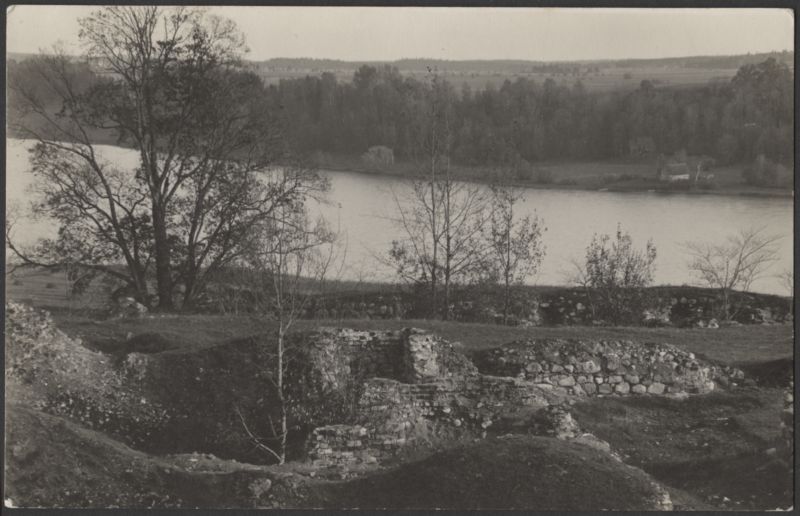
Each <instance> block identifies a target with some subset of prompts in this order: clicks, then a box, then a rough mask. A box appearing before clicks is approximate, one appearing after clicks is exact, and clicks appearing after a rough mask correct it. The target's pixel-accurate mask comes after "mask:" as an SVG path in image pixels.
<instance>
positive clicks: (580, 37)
mask: <svg viewBox="0 0 800 516" xmlns="http://www.w3.org/2000/svg"><path fill="white" fill-rule="evenodd" d="M92 9H96V6H32V5H28V6H15V7H13V8H10V10H9V15H8V30H7V38H8V41H7V49H8V51H10V52H37V51H38V50H39V49H46V48H50V47H52V45H53V44H55V43H56V42H61V43H62V44H64V46H65V47H66V49H67V51H68V52H70V53H78V52H79V51H80V47H79V46H78V37H77V34H78V21H77V20H78V18H80V17H81V16H85V15H86V14H87V13H89V12H91V10H92ZM210 11H211V12H213V13H215V14H218V15H222V16H225V17H228V18H231V19H232V20H234V21H235V22H236V23H237V24H238V26H239V28H240V29H241V30H242V32H244V34H245V35H246V38H247V43H248V46H249V47H250V53H249V54H248V56H247V57H248V58H249V59H254V60H261V59H269V58H272V57H315V58H333V59H343V60H394V59H401V58H404V57H430V58H441V59H531V60H542V61H549V60H581V59H618V58H628V57H632V58H639V57H642V58H644V57H670V56H688V55H721V54H743V53H748V52H753V53H756V52H765V51H772V50H789V49H792V48H793V30H794V19H793V15H792V12H791V11H790V10H781V9H565V8H560V9H559V8H460V7H456V8H453V7H450V8H418V7H397V8H386V7H346V8H345V7H212V8H210Z"/></svg>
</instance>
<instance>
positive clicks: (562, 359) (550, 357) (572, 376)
mask: <svg viewBox="0 0 800 516" xmlns="http://www.w3.org/2000/svg"><path fill="white" fill-rule="evenodd" d="M475 361H476V363H477V365H478V368H479V370H480V371H481V372H482V373H486V374H495V375H502V376H514V377H518V378H524V379H526V380H528V381H531V382H533V383H534V384H536V385H537V386H538V387H540V388H544V389H548V390H551V391H554V392H558V393H563V394H570V395H576V396H586V395H589V396H592V395H607V394H619V395H627V394H663V393H681V392H687V393H703V392H709V391H711V390H713V389H714V388H715V386H716V383H717V382H719V383H724V384H725V385H728V384H731V383H732V384H735V383H736V382H737V381H740V380H742V379H743V378H744V374H743V373H742V372H741V371H739V370H736V369H732V368H730V367H718V366H715V365H712V364H705V363H702V362H701V361H700V360H698V359H697V358H696V357H695V356H694V354H693V353H689V352H686V351H683V350H680V349H678V348H676V347H674V346H670V345H667V344H655V343H636V342H631V341H592V342H585V341H577V340H560V339H542V340H530V341H524V342H516V343H512V344H508V345H506V346H503V347H500V348H496V349H492V350H488V351H485V352H482V353H479V354H478V355H477V356H476V358H475Z"/></svg>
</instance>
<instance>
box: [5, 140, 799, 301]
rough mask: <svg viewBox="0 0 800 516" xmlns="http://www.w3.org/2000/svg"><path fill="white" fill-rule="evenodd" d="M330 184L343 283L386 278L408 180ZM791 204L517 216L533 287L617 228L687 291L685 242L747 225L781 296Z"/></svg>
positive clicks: (44, 230) (117, 152)
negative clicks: (764, 245)
mask: <svg viewBox="0 0 800 516" xmlns="http://www.w3.org/2000/svg"><path fill="white" fill-rule="evenodd" d="M28 145H30V144H29V143H27V142H24V141H21V140H8V141H7V149H6V151H7V152H6V174H7V175H6V192H7V201H8V202H9V203H13V202H14V200H22V201H23V202H24V199H25V197H26V187H27V185H29V184H30V179H31V178H30V173H29V172H28V170H29V166H28V163H27V152H26V148H27V146H28ZM98 148H100V149H101V153H102V155H103V157H104V158H105V159H107V160H109V161H110V162H113V163H115V164H116V165H117V166H119V167H126V168H132V167H133V165H134V164H135V163H136V159H137V156H136V153H135V152H134V151H132V150H129V149H123V148H120V147H113V146H98ZM323 173H324V174H325V175H326V176H327V177H328V178H329V179H330V183H331V190H330V192H329V193H328V199H329V203H328V204H324V205H315V206H314V207H313V210H314V211H315V212H317V213H319V214H322V215H323V216H325V217H326V218H327V219H328V220H329V222H330V224H331V225H332V226H334V227H337V226H338V227H340V228H341V233H342V239H341V240H342V242H343V247H344V248H345V253H346V254H345V256H346V258H345V261H346V264H345V267H344V268H343V270H342V272H341V274H340V275H341V279H350V280H363V281H391V280H393V279H394V277H393V274H392V271H391V268H390V267H388V266H387V265H385V264H384V263H382V262H381V260H380V259H379V258H378V257H385V256H386V255H387V251H388V249H389V247H390V246H391V242H392V240H394V239H398V238H402V236H403V235H402V232H401V231H400V229H399V228H398V227H397V226H396V225H395V224H394V223H393V222H392V218H393V217H394V215H395V213H394V207H395V201H394V196H393V192H398V193H399V194H400V195H402V192H403V191H404V190H405V189H407V188H408V187H409V182H408V181H407V180H404V179H402V178H397V177H386V176H375V175H369V174H359V173H350V172H327V171H326V172H323ZM792 210H793V200H792V199H790V198H779V197H774V198H773V197H770V198H767V197H744V196H722V195H687V194H656V193H645V192H641V193H629V192H625V193H617V192H594V191H577V190H537V189H524V190H523V202H522V203H521V204H520V208H519V210H518V212H519V213H520V215H522V214H524V212H528V213H533V212H534V211H535V212H536V213H537V214H538V215H539V216H540V217H541V218H542V219H543V220H544V224H545V226H546V227H547V231H546V232H545V233H544V236H543V240H544V243H545V245H546V247H547V254H546V256H545V259H544V262H543V264H542V267H541V270H540V271H539V274H538V275H537V276H536V277H535V278H531V279H530V281H529V283H531V284H534V283H535V284H539V285H556V284H563V283H565V281H566V280H565V278H566V275H567V274H568V273H569V272H570V269H571V260H573V259H580V258H582V257H583V256H584V253H585V249H586V246H587V245H588V244H589V242H590V240H591V238H592V235H593V234H594V233H609V234H613V233H614V231H615V230H616V226H617V223H621V224H622V227H623V229H624V230H626V231H629V232H630V234H631V236H632V237H633V241H634V245H635V246H636V247H638V248H643V247H644V245H645V242H646V241H647V239H648V238H652V240H653V243H654V244H655V245H656V247H657V250H658V258H657V260H656V273H655V283H657V284H673V285H682V284H693V283H694V279H693V278H692V276H691V275H690V273H689V271H688V269H687V266H686V264H687V261H688V257H687V255H686V253H685V251H684V250H683V248H682V246H681V244H682V243H684V242H686V241H708V242H721V241H722V240H724V239H725V237H726V236H727V235H729V234H731V233H735V232H736V231H738V230H739V229H744V228H749V227H754V226H755V227H761V226H764V227H766V228H767V231H768V233H770V234H773V235H777V236H780V237H781V239H780V241H779V253H778V260H777V261H776V262H775V263H773V264H772V266H771V267H770V269H769V270H768V271H767V272H766V273H765V275H764V276H763V277H762V278H761V279H759V280H757V281H756V282H755V283H754V284H753V287H752V289H753V290H755V291H759V292H765V293H774V294H781V295H786V294H787V293H788V292H787V290H786V287H785V285H784V283H783V281H782V280H780V279H779V278H777V275H778V274H779V273H781V272H782V271H784V270H787V269H788V270H791V269H792V268H793V260H792V250H793V245H794V244H793V242H794V241H793V224H792ZM17 226H18V227H17V229H16V231H15V234H16V236H17V238H18V239H19V240H20V241H21V242H25V243H30V242H32V241H33V240H34V239H35V238H38V237H41V236H52V235H53V234H54V229H55V228H54V227H53V224H52V223H51V222H48V221H31V220H23V221H20V222H19V223H18V225H17Z"/></svg>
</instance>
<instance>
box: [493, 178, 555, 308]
mask: <svg viewBox="0 0 800 516" xmlns="http://www.w3.org/2000/svg"><path fill="white" fill-rule="evenodd" d="M521 200H522V196H521V193H520V192H519V191H517V190H515V189H513V188H509V187H501V186H497V185H495V186H492V201H491V210H490V213H491V215H490V224H489V227H488V230H487V231H486V240H487V241H488V244H489V245H488V248H489V252H488V254H487V255H486V258H485V263H486V267H487V269H489V270H490V271H491V275H492V276H493V277H494V278H495V279H496V280H497V281H498V282H499V283H501V284H502V285H503V323H504V324H506V323H507V322H508V311H509V306H510V302H511V287H512V285H515V284H521V283H523V282H524V281H525V280H526V279H527V278H529V277H530V276H531V275H533V274H535V273H536V271H537V270H538V268H539V266H540V265H541V263H542V260H543V259H544V254H545V247H544V244H543V243H542V232H543V231H545V230H546V228H545V227H544V223H543V221H542V220H541V219H540V218H539V217H538V216H536V215H534V216H533V217H531V216H530V215H527V216H525V217H523V218H521V219H520V218H517V217H516V215H515V213H514V207H515V205H516V204H517V203H519V202H520V201H521Z"/></svg>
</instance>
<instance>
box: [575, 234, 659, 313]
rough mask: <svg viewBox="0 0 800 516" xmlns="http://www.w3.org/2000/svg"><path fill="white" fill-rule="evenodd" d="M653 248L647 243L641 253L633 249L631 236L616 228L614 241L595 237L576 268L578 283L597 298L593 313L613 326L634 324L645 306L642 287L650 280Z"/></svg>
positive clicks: (651, 278) (610, 238)
mask: <svg viewBox="0 0 800 516" xmlns="http://www.w3.org/2000/svg"><path fill="white" fill-rule="evenodd" d="M655 260H656V247H655V246H654V245H653V243H652V241H649V240H648V242H647V244H646V246H645V249H644V251H638V250H635V249H634V248H633V240H632V239H631V236H630V234H628V233H627V232H623V231H622V228H621V226H619V225H617V231H616V234H615V238H614V239H613V240H612V237H611V236H610V235H596V234H595V235H594V237H592V241H591V242H590V244H589V246H588V247H587V248H586V258H585V262H584V263H583V264H581V265H580V266H579V277H578V278H577V282H578V283H579V284H580V285H582V286H583V287H585V288H587V289H591V290H592V291H593V293H594V294H595V295H596V299H593V300H592V304H593V305H594V308H595V313H596V314H597V315H598V316H599V317H600V318H601V319H603V320H606V321H609V322H612V323H614V324H622V323H629V322H634V321H636V320H638V319H639V317H640V316H641V312H642V310H643V309H644V308H645V307H646V306H647V305H648V303H649V300H648V299H647V293H646V292H645V289H644V287H647V286H649V285H650V284H651V283H652V281H653V272H654V270H655Z"/></svg>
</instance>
